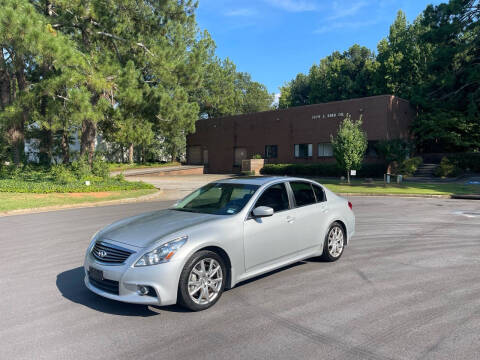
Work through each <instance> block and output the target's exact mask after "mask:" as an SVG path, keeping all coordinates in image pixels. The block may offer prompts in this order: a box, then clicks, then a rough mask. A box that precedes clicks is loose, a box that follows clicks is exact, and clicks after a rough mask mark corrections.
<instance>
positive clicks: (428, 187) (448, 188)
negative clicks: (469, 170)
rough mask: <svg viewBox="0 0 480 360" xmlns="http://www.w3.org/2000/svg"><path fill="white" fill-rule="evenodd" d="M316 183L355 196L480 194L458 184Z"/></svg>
mask: <svg viewBox="0 0 480 360" xmlns="http://www.w3.org/2000/svg"><path fill="white" fill-rule="evenodd" d="M315 180H316V181H318V182H320V183H322V184H324V185H325V186H326V187H327V188H328V189H330V190H331V191H333V192H335V193H339V194H342V193H343V194H345V193H352V194H353V193H355V194H379V195H382V194H383V195H385V194H398V195H453V194H459V195H465V194H480V186H478V185H463V184H458V183H414V182H406V183H403V184H400V185H397V184H388V185H387V186H384V184H383V181H375V182H374V183H373V184H363V183H362V181H361V180H353V181H352V184H351V185H348V184H342V183H340V181H338V180H333V179H321V178H320V179H319V178H315Z"/></svg>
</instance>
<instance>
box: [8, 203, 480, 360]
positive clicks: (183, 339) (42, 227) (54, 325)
mask: <svg viewBox="0 0 480 360" xmlns="http://www.w3.org/2000/svg"><path fill="white" fill-rule="evenodd" d="M351 200H352V202H353V204H354V210H355V212H356V215H357V235H356V237H355V238H354V240H353V241H352V243H351V245H350V246H349V247H348V248H347V249H346V252H345V253H344V255H343V257H342V259H341V260H340V261H338V262H336V263H333V264H329V263H322V262H320V261H318V260H316V259H310V260H308V261H305V262H302V263H298V264H295V265H293V266H290V267H289V268H286V269H283V270H281V271H276V272H274V273H272V274H269V275H267V276H262V277H260V278H257V279H256V280H254V281H249V282H246V283H244V284H241V285H240V286H238V287H236V288H234V289H232V290H230V291H227V292H226V293H224V295H223V297H222V299H221V300H220V301H219V302H218V303H217V305H216V306H214V307H213V308H211V309H209V310H207V311H204V312H199V313H190V312H185V311H184V310H183V309H182V308H179V307H177V306H170V307H166V308H147V307H144V306H138V305H128V304H122V303H117V302H114V301H110V300H107V299H103V298H101V297H99V296H96V295H94V294H93V293H90V292H89V291H88V290H87V289H86V288H85V287H84V285H83V270H82V268H81V265H82V261H83V256H84V253H85V249H86V247H87V245H88V242H89V238H90V236H91V235H92V234H93V233H94V232H95V231H96V230H97V229H99V228H100V227H102V226H104V225H107V224H108V223H110V222H112V221H114V220H116V219H119V218H122V217H125V216H129V215H134V214H137V213H141V212H144V211H149V210H152V209H155V208H161V207H165V206H167V205H168V203H166V202H148V203H134V204H125V205H118V206H109V207H96V208H86V209H75V210H66V211H56V212H48V213H39V214H30V215H17V216H10V217H3V218H0V244H1V245H2V247H1V249H2V250H1V259H2V261H1V262H0V274H1V277H0V282H1V291H0V316H1V319H0V324H1V327H0V345H1V352H0V354H1V355H0V357H1V358H3V359H12V358H15V359H133V358H135V359H153V358H156V359H192V358H195V359H226V358H228V359H230V360H231V359H468V360H472V359H480V202H475V201H462V200H447V199H418V198H417V199H415V198H411V199H406V198H382V197H378V198H375V197H363V198H362V197H355V198H352V199H351Z"/></svg>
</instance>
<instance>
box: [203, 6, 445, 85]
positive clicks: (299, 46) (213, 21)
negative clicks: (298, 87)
mask: <svg viewBox="0 0 480 360" xmlns="http://www.w3.org/2000/svg"><path fill="white" fill-rule="evenodd" d="M440 2H441V1H433V0H430V1H426V0H397V1H394V0H359V1H354V0H336V1H328V0H199V9H198V12H197V21H198V24H199V26H200V28H201V29H207V30H208V31H209V32H210V34H211V36H212V37H213V39H214V40H215V43H216V44H217V55H218V56H220V57H222V58H225V57H229V58H230V59H232V60H233V61H234V62H235V64H236V65H237V70H239V71H246V72H249V73H250V74H252V77H253V79H254V80H256V81H259V82H261V83H263V84H265V85H266V86H267V87H268V90H269V91H270V92H273V93H278V92H279V91H278V87H279V86H281V85H282V84H283V83H284V82H286V81H289V80H291V79H292V78H294V77H295V75H296V74H297V73H299V72H304V73H305V72H307V71H308V69H309V68H310V66H312V65H313V64H314V63H318V62H319V61H320V59H321V58H323V57H325V56H326V55H329V54H330V53H332V52H333V51H335V50H339V51H344V50H346V49H348V48H349V47H350V46H351V45H353V44H355V43H358V44H360V45H364V46H367V47H369V48H370V49H372V50H375V51H376V48H377V43H378V42H379V40H380V39H382V38H383V37H385V36H386V35H387V34H388V31H389V26H390V24H391V23H392V22H393V20H394V19H395V16H396V13H397V11H398V10H400V9H401V10H403V11H404V12H405V13H406V14H407V19H408V20H409V21H413V20H414V19H415V18H416V17H417V16H418V15H419V14H420V13H421V12H422V10H423V9H425V7H426V6H427V5H428V4H432V3H433V4H439V3H440Z"/></svg>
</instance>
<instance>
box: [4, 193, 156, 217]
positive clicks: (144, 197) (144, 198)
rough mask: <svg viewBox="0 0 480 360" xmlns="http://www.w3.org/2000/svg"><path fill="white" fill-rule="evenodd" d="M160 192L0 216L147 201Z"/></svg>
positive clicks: (10, 212) (154, 198) (7, 213)
mask: <svg viewBox="0 0 480 360" xmlns="http://www.w3.org/2000/svg"><path fill="white" fill-rule="evenodd" d="M162 194H163V191H162V190H159V191H157V192H155V193H153V194H148V195H142V196H139V197H136V198H125V199H117V200H106V201H98V202H85V203H79V204H71V205H52V206H44V207H39V208H28V209H17V210H10V211H2V212H0V217H4V216H14V215H25V214H37V213H43V212H49V211H59V210H69V209H81V208H89V207H97V206H106V205H117V204H128V203H134V202H147V201H154V200H158V198H159V197H160V195H162Z"/></svg>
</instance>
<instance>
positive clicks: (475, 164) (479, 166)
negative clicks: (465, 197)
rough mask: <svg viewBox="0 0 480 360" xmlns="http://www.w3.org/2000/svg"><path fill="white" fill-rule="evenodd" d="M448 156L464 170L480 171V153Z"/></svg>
mask: <svg viewBox="0 0 480 360" xmlns="http://www.w3.org/2000/svg"><path fill="white" fill-rule="evenodd" d="M447 158H448V159H449V160H450V161H451V162H452V163H453V164H455V166H456V167H458V168H459V169H461V170H463V171H466V170H469V171H472V172H476V173H480V153H464V154H452V155H448V156H447Z"/></svg>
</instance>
